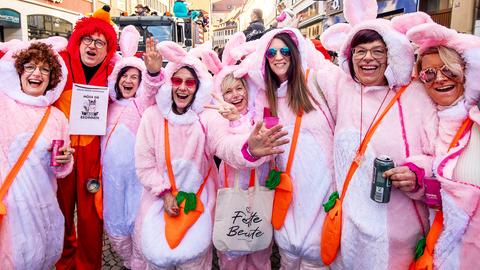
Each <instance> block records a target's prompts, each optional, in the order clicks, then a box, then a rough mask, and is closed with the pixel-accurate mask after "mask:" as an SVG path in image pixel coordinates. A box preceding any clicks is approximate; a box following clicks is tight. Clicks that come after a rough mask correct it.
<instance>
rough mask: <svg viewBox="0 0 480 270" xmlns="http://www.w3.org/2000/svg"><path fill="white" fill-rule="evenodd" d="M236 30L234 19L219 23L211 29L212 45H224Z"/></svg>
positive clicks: (221, 46)
mask: <svg viewBox="0 0 480 270" xmlns="http://www.w3.org/2000/svg"><path fill="white" fill-rule="evenodd" d="M236 32H238V28H237V23H236V22H235V21H226V22H224V23H221V24H220V25H219V26H217V28H216V29H215V30H213V43H212V45H213V47H220V48H223V47H225V43H227V42H228V41H229V40H230V38H231V37H232V36H233V35H234V34H235V33H236Z"/></svg>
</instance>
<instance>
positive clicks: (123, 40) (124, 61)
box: [108, 25, 147, 101]
mask: <svg viewBox="0 0 480 270" xmlns="http://www.w3.org/2000/svg"><path fill="white" fill-rule="evenodd" d="M139 38H140V33H139V32H138V30H137V29H136V28H135V27H134V26H133V25H129V26H127V27H125V28H124V29H123V31H122V34H121V35H120V42H119V44H120V50H121V51H122V56H123V58H120V59H119V60H117V61H116V63H115V67H114V68H113V71H112V73H111V74H110V76H109V77H108V91H109V95H110V99H112V100H113V101H117V93H116V92H115V83H116V82H117V79H118V74H119V73H120V70H122V69H123V68H124V67H134V68H136V69H138V70H139V71H140V73H141V74H142V81H141V82H140V84H139V85H138V89H137V93H136V94H135V97H139V96H141V95H143V94H144V91H145V90H144V87H143V83H142V82H143V80H144V79H145V76H146V74H147V69H146V67H145V63H144V62H143V60H141V59H140V58H137V57H135V53H136V52H137V50H138V39H139Z"/></svg>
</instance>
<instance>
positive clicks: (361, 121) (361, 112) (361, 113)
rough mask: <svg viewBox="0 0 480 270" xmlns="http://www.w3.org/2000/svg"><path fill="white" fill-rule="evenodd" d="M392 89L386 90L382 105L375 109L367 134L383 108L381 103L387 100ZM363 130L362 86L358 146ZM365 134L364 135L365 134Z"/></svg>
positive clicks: (361, 90)
mask: <svg viewBox="0 0 480 270" xmlns="http://www.w3.org/2000/svg"><path fill="white" fill-rule="evenodd" d="M391 90H392V89H391V88H388V91H387V94H385V97H383V100H382V103H381V104H380V106H379V107H378V109H377V112H376V113H375V116H374V117H373V119H372V121H371V122H370V125H369V126H368V129H367V132H366V133H368V132H369V131H370V128H371V127H372V124H373V123H374V122H375V119H377V116H378V113H379V112H380V109H381V108H382V107H383V103H385V100H386V99H387V96H388V94H389V93H390V91H391ZM362 128H363V85H362V86H361V88H360V138H359V142H358V144H359V145H360V144H361V143H362V134H363V131H362ZM366 133H365V134H366Z"/></svg>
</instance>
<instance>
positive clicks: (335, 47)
mask: <svg viewBox="0 0 480 270" xmlns="http://www.w3.org/2000/svg"><path fill="white" fill-rule="evenodd" d="M351 30H352V26H351V25H349V24H347V23H337V24H334V25H332V26H330V27H329V28H328V29H327V30H325V31H324V32H323V33H322V35H321V36H320V41H321V42H322V45H323V47H324V48H325V49H327V50H329V51H334V52H339V51H340V50H341V48H342V45H343V44H344V43H345V42H346V41H347V37H348V34H349V33H350V31H351Z"/></svg>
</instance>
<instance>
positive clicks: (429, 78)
mask: <svg viewBox="0 0 480 270" xmlns="http://www.w3.org/2000/svg"><path fill="white" fill-rule="evenodd" d="M438 71H440V72H441V73H442V74H443V75H444V76H445V77H447V78H449V79H450V80H456V79H457V78H458V76H457V75H456V74H455V73H453V71H451V70H450V69H449V68H448V67H447V66H446V65H443V66H442V67H439V68H426V69H423V70H422V71H420V73H419V79H420V81H422V82H423V83H432V82H433V81H434V80H435V79H436V78H437V73H438Z"/></svg>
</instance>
